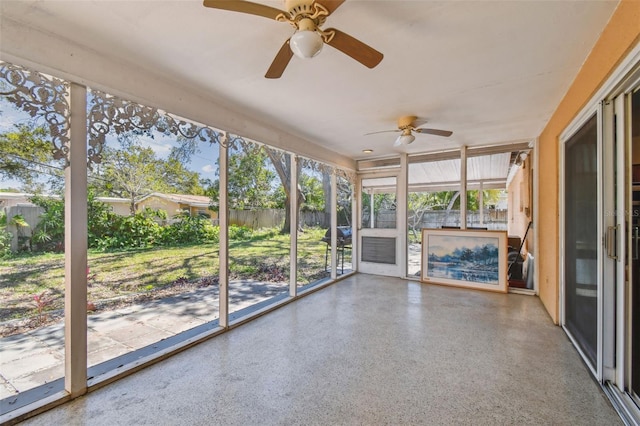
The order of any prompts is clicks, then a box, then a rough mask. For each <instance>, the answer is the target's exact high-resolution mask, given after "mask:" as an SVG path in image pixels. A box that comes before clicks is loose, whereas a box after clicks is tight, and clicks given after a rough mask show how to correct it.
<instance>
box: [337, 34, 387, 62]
mask: <svg viewBox="0 0 640 426" xmlns="http://www.w3.org/2000/svg"><path fill="white" fill-rule="evenodd" d="M330 31H333V32H335V35H334V36H333V39H331V41H330V42H329V43H327V44H328V45H330V46H333V47H335V48H336V49H338V50H339V51H341V52H342V53H344V54H345V55H348V56H351V57H352V58H353V59H355V60H356V61H358V62H360V63H361V64H362V65H364V66H366V67H368V68H373V67H375V66H376V65H378V64H379V63H380V61H382V58H383V55H382V53H380V52H378V51H377V50H375V49H374V48H373V47H370V46H367V45H366V44H364V43H363V42H361V41H360V40H358V39H355V38H353V37H351V36H350V35H348V34H345V33H343V32H342V31H340V30H336V29H335V28H329V29H328V30H326V32H330Z"/></svg>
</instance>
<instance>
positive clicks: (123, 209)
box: [0, 192, 218, 219]
mask: <svg viewBox="0 0 640 426" xmlns="http://www.w3.org/2000/svg"><path fill="white" fill-rule="evenodd" d="M31 197H33V194H28V193H22V192H0V208H9V207H13V206H17V205H20V206H33V203H32V202H31V201H30V200H29V199H30V198H31ZM45 197H49V196H46V195H45ZM50 197H52V198H57V196H50ZM96 200H97V201H101V202H103V203H105V204H108V205H109V206H111V208H112V209H113V212H114V213H116V214H118V215H120V216H128V215H129V214H130V204H131V201H130V200H129V199H127V198H118V197H96ZM210 205H211V199H210V198H209V197H206V196H201V195H183V194H162V193H159V192H154V193H151V194H149V195H146V196H144V197H142V198H140V199H139V200H138V201H137V202H136V210H138V211H140V210H141V209H144V208H147V207H148V208H151V209H157V210H164V211H166V212H167V216H168V218H169V219H171V218H173V217H174V216H175V215H177V214H178V213H181V212H183V211H185V210H186V211H188V212H189V213H190V214H191V215H192V216H195V215H206V216H208V217H210V218H211V219H217V218H218V213H217V212H214V211H212V210H209V206H210Z"/></svg>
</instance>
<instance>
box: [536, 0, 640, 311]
mask: <svg viewBox="0 0 640 426" xmlns="http://www.w3.org/2000/svg"><path fill="white" fill-rule="evenodd" d="M639 41H640V1H638V0H622V1H621V2H620V4H619V5H618V7H617V8H616V10H615V12H614V13H613V15H612V16H611V19H610V21H609V23H608V24H607V26H606V27H605V29H604V31H603V32H602V35H601V36H600V38H599V39H598V41H597V42H596V44H595V45H594V47H593V50H592V51H591V53H590V54H589V56H588V57H587V59H586V61H585V63H584V64H583V66H582V68H581V70H580V72H579V73H578V74H577V75H576V78H575V80H574V81H573V83H572V85H571V87H570V88H569V90H568V91H567V93H566V95H565V97H564V98H563V99H562V101H561V102H560V104H559V105H558V107H557V108H556V111H555V112H554V114H553V116H552V117H551V119H550V120H549V122H548V124H547V126H546V127H545V129H544V130H543V132H542V134H541V135H540V137H539V144H538V147H539V149H538V154H539V156H540V157H539V170H541V171H542V170H544V173H542V172H540V173H537V179H538V185H539V186H538V188H539V191H538V194H537V203H536V207H537V208H538V213H539V216H538V218H539V219H538V222H539V223H538V224H535V226H536V227H537V232H538V241H539V248H540V250H539V253H538V262H537V265H538V268H539V283H538V285H539V291H540V299H541V300H542V303H543V304H544V306H545V307H546V309H547V311H548V312H549V314H550V315H551V318H552V319H553V321H554V322H555V323H558V320H559V305H558V294H559V291H558V289H559V280H560V277H559V275H558V271H559V265H558V259H559V253H558V251H559V249H558V241H559V238H560V236H559V207H558V192H559V180H558V179H559V137H560V134H561V133H562V131H563V130H564V129H565V128H566V127H567V126H568V125H569V124H570V122H571V121H572V120H573V119H574V118H575V117H576V115H577V114H578V113H579V112H580V110H581V109H582V108H583V107H584V106H585V105H586V103H587V102H588V101H589V100H590V98H591V97H592V96H593V95H594V94H595V92H596V91H597V90H598V88H599V87H600V86H601V85H602V84H603V83H604V82H605V81H606V79H607V77H608V76H609V75H610V74H611V72H612V71H613V70H614V69H615V67H616V66H617V65H618V64H619V63H620V61H622V59H624V57H625V56H626V55H627V54H628V53H629V52H630V50H631V49H633V47H634V46H635V45H636V44H637V43H638V42H639Z"/></svg>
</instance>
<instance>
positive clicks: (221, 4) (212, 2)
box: [203, 0, 286, 19]
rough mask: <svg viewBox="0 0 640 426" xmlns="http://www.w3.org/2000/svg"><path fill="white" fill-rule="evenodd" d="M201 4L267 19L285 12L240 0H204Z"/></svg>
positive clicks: (274, 17)
mask: <svg viewBox="0 0 640 426" xmlns="http://www.w3.org/2000/svg"><path fill="white" fill-rule="evenodd" d="M203 4H204V6H205V7H211V8H214V9H222V10H230V11H232V12H242V13H248V14H250V15H258V16H264V17H265V18H269V19H276V16H278V15H280V14H281V13H286V12H284V11H282V10H280V9H276V8H275V7H271V6H265V5H263V4H258V3H253V2H250V1H242V0H204V2H203Z"/></svg>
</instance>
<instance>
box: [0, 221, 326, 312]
mask: <svg viewBox="0 0 640 426" xmlns="http://www.w3.org/2000/svg"><path fill="white" fill-rule="evenodd" d="M324 232H325V231H324V230H322V229H306V230H305V232H301V233H299V236H298V253H299V255H298V256H299V264H298V268H299V272H298V275H299V276H298V281H299V282H301V283H308V282H311V281H312V280H313V279H314V277H315V279H319V278H322V277H323V276H326V273H325V272H324V255H325V247H326V246H325V244H324V243H322V242H321V241H320V240H321V238H322V237H323V236H324ZM229 258H230V262H229V267H230V273H231V278H232V279H257V280H264V281H269V280H279V281H286V280H288V277H289V264H290V237H289V235H280V234H277V233H275V232H273V230H265V231H262V232H256V233H254V235H253V237H252V238H251V239H250V240H245V241H230V243H229ZM88 266H89V271H88V277H90V279H89V280H88V289H87V292H88V300H89V301H91V302H93V303H96V302H100V301H103V300H109V299H113V298H117V297H120V296H128V295H135V294H140V293H143V292H151V291H155V290H158V289H163V288H166V287H170V286H172V285H176V283H185V282H188V283H196V282H198V281H199V280H203V279H208V280H210V281H211V280H214V281H215V280H217V276H218V272H219V252H218V246H217V245H213V244H210V245H202V244H201V245H191V246H181V247H159V248H151V249H143V250H132V251H124V252H109V253H102V252H93V251H90V252H89V253H88ZM274 271H276V273H274ZM43 292H44V293H45V294H46V296H47V306H46V307H45V311H50V310H54V309H62V308H63V307H64V254H63V253H58V254H53V253H45V254H21V255H18V256H16V257H12V258H9V259H2V260H0V301H1V303H0V322H2V321H6V320H10V319H17V318H24V317H27V316H30V315H34V314H36V313H37V303H36V302H35V301H34V296H36V295H40V294H42V293H43Z"/></svg>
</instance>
